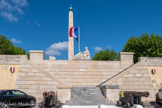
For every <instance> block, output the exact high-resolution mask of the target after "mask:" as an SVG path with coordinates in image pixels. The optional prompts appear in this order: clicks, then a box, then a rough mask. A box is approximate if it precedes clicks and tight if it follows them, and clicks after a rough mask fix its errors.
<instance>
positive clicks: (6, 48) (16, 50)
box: [0, 35, 26, 55]
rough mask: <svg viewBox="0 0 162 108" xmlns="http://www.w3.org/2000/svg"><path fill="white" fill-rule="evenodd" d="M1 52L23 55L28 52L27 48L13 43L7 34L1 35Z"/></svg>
mask: <svg viewBox="0 0 162 108" xmlns="http://www.w3.org/2000/svg"><path fill="white" fill-rule="evenodd" d="M0 54H4V55H22V54H26V52H25V49H23V48H21V47H17V46H15V45H13V43H12V42H11V41H10V40H8V39H7V38H6V37H5V36H3V35H0Z"/></svg>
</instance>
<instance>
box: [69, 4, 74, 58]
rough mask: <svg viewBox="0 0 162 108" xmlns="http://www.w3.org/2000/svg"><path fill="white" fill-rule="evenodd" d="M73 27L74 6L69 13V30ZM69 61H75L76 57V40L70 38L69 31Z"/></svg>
mask: <svg viewBox="0 0 162 108" xmlns="http://www.w3.org/2000/svg"><path fill="white" fill-rule="evenodd" d="M71 27H73V12H72V6H70V11H69V30H70V28H71ZM68 39H69V41H68V60H73V57H74V38H73V36H72V37H70V35H69V31H68Z"/></svg>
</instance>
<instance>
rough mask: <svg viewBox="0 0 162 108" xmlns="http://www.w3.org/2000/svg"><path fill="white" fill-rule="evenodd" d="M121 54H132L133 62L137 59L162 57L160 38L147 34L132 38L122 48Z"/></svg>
mask: <svg viewBox="0 0 162 108" xmlns="http://www.w3.org/2000/svg"><path fill="white" fill-rule="evenodd" d="M122 51H123V52H134V62H135V63H136V62H138V58H139V57H162V37H161V36H159V35H156V36H155V34H153V33H152V34H151V36H149V35H148V34H147V33H145V34H142V35H141V36H140V37H135V36H132V37H131V38H130V39H129V40H128V41H127V43H126V44H125V46H124V49H123V50H122Z"/></svg>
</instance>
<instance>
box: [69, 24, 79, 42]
mask: <svg viewBox="0 0 162 108" xmlns="http://www.w3.org/2000/svg"><path fill="white" fill-rule="evenodd" d="M69 36H70V37H74V38H75V39H76V40H77V41H78V28H74V27H70V29H69Z"/></svg>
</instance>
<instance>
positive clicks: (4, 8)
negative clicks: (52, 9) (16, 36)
mask: <svg viewBox="0 0 162 108" xmlns="http://www.w3.org/2000/svg"><path fill="white" fill-rule="evenodd" d="M26 6H28V2H27V0H0V16H2V17H3V18H5V19H7V20H8V21H10V22H17V21H18V16H19V15H22V14H24V11H23V8H24V7H26Z"/></svg>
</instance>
